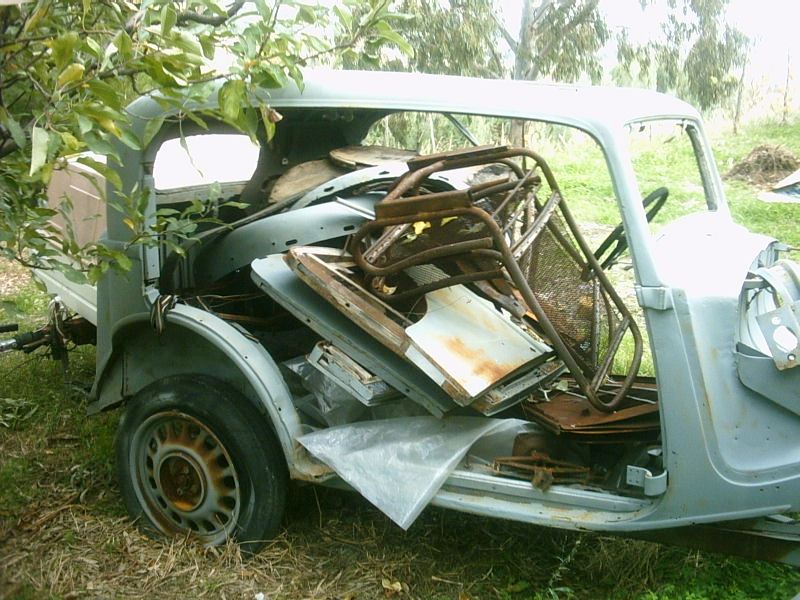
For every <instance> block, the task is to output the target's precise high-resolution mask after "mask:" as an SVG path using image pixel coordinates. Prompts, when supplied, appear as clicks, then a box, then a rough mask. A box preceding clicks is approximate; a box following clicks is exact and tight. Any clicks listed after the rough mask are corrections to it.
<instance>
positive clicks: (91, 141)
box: [83, 133, 120, 162]
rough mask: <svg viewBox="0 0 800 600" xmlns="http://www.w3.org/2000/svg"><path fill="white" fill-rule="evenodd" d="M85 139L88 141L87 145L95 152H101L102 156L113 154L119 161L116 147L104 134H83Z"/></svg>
mask: <svg viewBox="0 0 800 600" xmlns="http://www.w3.org/2000/svg"><path fill="white" fill-rule="evenodd" d="M83 141H84V142H86V145H87V146H88V147H89V150H91V151H92V152H94V153H95V154H100V155H102V156H111V157H113V158H114V159H115V160H116V161H117V162H119V160H120V158H119V154H117V150H116V148H114V146H112V145H111V143H110V142H109V141H108V140H106V139H105V138H104V137H102V135H96V134H94V133H87V134H84V136H83Z"/></svg>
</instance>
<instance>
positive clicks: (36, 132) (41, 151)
mask: <svg viewBox="0 0 800 600" xmlns="http://www.w3.org/2000/svg"><path fill="white" fill-rule="evenodd" d="M49 142H50V134H48V133H47V131H46V130H45V129H42V128H41V127H34V128H33V134H32V135H31V170H30V173H29V175H30V176H31V177H32V176H33V175H34V174H35V173H36V172H37V171H38V170H39V169H41V168H42V167H43V166H44V163H45V162H47V144H48V143H49Z"/></svg>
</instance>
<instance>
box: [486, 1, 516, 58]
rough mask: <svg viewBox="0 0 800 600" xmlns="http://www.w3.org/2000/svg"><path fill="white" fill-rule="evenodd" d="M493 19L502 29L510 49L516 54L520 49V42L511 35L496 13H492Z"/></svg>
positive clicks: (501, 31)
mask: <svg viewBox="0 0 800 600" xmlns="http://www.w3.org/2000/svg"><path fill="white" fill-rule="evenodd" d="M492 19H494V22H495V23H496V24H497V26H498V27H499V28H500V33H501V34H502V35H503V39H504V40H505V41H506V44H508V47H509V48H511V52H513V53H514V54H516V53H517V48H519V42H517V40H515V39H514V36H513V35H511V34H510V33H509V31H508V29H506V28H505V25H503V24H502V23H501V22H500V19H498V18H497V15H496V14H495V13H494V11H492Z"/></svg>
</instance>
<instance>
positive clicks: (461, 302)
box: [286, 248, 549, 406]
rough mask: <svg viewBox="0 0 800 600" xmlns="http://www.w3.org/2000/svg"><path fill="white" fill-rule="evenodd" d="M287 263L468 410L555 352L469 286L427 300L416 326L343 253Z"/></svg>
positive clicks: (301, 254)
mask: <svg viewBox="0 0 800 600" xmlns="http://www.w3.org/2000/svg"><path fill="white" fill-rule="evenodd" d="M286 261H287V264H289V266H290V267H291V268H292V269H293V270H294V271H295V272H296V273H297V274H298V275H299V276H300V278H301V279H303V281H305V282H306V283H307V284H308V285H309V286H311V287H312V288H313V289H314V290H315V291H317V293H319V294H320V295H321V296H322V297H323V298H325V299H326V300H327V301H329V302H330V303H331V304H332V305H333V306H335V307H336V308H337V309H338V310H340V311H341V312H342V313H343V314H345V315H346V316H347V317H348V318H350V319H352V320H353V322H354V323H356V324H357V325H359V327H361V328H362V329H364V330H365V331H368V332H369V333H370V334H371V335H372V336H373V337H374V338H375V339H377V340H379V341H380V342H381V343H383V344H384V345H385V346H386V347H387V348H389V349H390V350H392V351H393V352H395V353H396V354H397V355H398V356H402V357H404V358H406V359H407V360H409V361H410V362H411V363H412V364H414V365H415V366H416V367H418V368H419V369H421V370H422V371H423V372H424V373H425V374H426V375H428V377H430V378H431V379H432V380H433V381H435V382H436V383H438V384H439V385H441V386H444V389H445V391H447V393H448V394H450V395H451V397H452V398H453V400H454V401H455V402H457V403H458V404H460V405H462V406H466V405H468V404H471V403H472V402H474V401H475V400H476V399H477V398H478V397H479V396H481V395H482V394H484V393H486V392H487V391H489V389H490V388H491V387H492V386H493V385H495V384H497V383H499V382H501V381H502V380H504V379H506V378H507V377H508V376H509V375H511V374H512V373H514V372H517V371H520V370H522V369H523V368H524V367H526V366H528V367H533V366H535V363H536V362H537V361H539V360H542V359H543V357H544V355H545V354H546V353H547V352H549V348H548V347H547V346H545V345H544V344H542V343H541V342H540V341H538V340H536V339H535V338H534V337H533V336H531V335H530V334H529V333H527V332H525V331H524V330H523V329H521V328H520V327H519V326H517V325H514V324H512V323H511V322H510V320H509V318H508V317H507V316H505V315H503V314H502V313H500V312H498V311H497V310H496V309H495V308H494V307H493V305H492V304H491V303H490V302H488V301H486V300H484V299H482V298H480V297H479V296H477V295H476V294H475V293H474V292H471V291H470V290H468V289H467V288H465V287H463V286H456V287H450V288H446V289H440V290H438V291H434V292H431V293H429V294H426V295H425V301H426V306H427V308H426V310H425V313H424V315H423V316H422V317H421V318H420V319H419V320H418V321H417V322H414V323H412V322H411V321H409V320H408V319H407V317H405V315H403V314H402V313H399V312H397V311H396V310H395V309H393V308H391V307H390V306H388V305H386V304H384V303H382V302H380V300H378V299H377V298H376V297H375V296H373V295H372V294H370V293H369V292H368V291H367V290H366V289H364V288H363V287H361V286H360V285H359V284H358V282H357V281H356V280H355V279H354V278H355V274H354V272H353V269H352V267H353V263H352V262H350V258H349V256H347V255H346V254H343V253H342V252H341V251H338V250H333V249H329V248H293V249H292V250H290V251H289V252H288V253H287V255H286ZM476 325H479V326H477V327H476Z"/></svg>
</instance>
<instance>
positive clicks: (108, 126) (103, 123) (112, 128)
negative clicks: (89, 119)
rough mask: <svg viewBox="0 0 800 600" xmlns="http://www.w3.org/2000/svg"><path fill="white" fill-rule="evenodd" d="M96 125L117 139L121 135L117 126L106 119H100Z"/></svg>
mask: <svg viewBox="0 0 800 600" xmlns="http://www.w3.org/2000/svg"><path fill="white" fill-rule="evenodd" d="M97 123H98V124H99V125H100V127H102V128H103V129H105V130H106V131H107V132H108V133H110V134H113V135H115V136H117V137H120V136H121V135H122V132H121V131H120V130H119V128H118V127H117V124H116V123H114V121H112V120H111V119H109V118H108V117H102V118H100V119H97Z"/></svg>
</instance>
